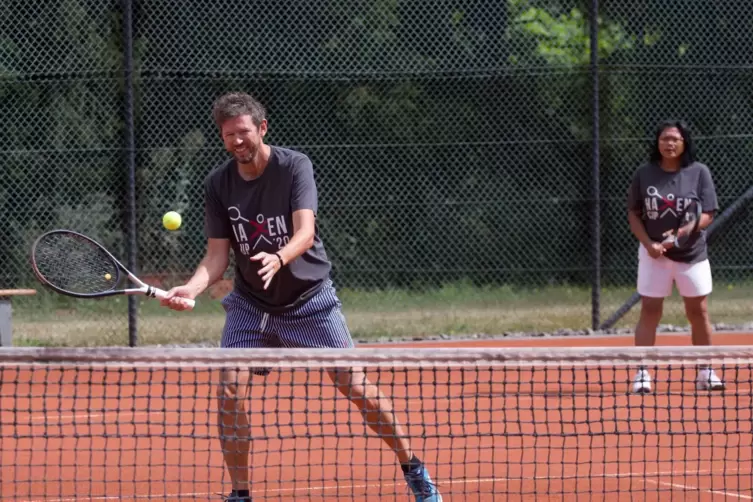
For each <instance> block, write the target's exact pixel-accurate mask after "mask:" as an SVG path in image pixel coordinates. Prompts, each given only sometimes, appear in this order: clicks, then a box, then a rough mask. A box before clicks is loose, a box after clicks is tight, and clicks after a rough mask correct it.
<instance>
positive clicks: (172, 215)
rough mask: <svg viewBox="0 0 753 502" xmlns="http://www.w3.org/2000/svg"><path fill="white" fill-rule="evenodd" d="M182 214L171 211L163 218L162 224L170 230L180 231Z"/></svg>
mask: <svg viewBox="0 0 753 502" xmlns="http://www.w3.org/2000/svg"><path fill="white" fill-rule="evenodd" d="M180 222H181V219H180V214H178V213H176V212H175V211H169V212H167V213H165V216H163V217H162V224H163V225H164V226H165V228H166V229H168V230H178V229H179V228H180Z"/></svg>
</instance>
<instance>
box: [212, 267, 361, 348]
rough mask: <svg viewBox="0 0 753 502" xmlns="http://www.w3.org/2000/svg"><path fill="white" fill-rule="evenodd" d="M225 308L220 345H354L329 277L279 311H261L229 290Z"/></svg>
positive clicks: (286, 346) (235, 346)
mask: <svg viewBox="0 0 753 502" xmlns="http://www.w3.org/2000/svg"><path fill="white" fill-rule="evenodd" d="M222 306H223V308H224V309H225V312H226V314H227V315H226V319H225V327H224V329H223V330H222V342H221V346H222V347H228V348H277V347H281V348H333V349H341V348H342V349H347V348H352V347H353V346H354V344H353V339H352V338H351V336H350V331H349V330H348V326H347V324H346V322H345V316H344V315H343V313H342V303H341V302H340V299H339V298H338V297H337V295H336V294H335V288H334V287H333V286H332V281H327V283H326V284H324V286H323V287H322V289H320V290H319V292H317V293H316V294H315V295H314V296H313V297H311V298H310V299H309V300H308V301H307V302H305V303H303V304H302V305H299V306H298V307H296V308H294V309H293V310H290V311H288V312H284V313H281V314H270V313H268V312H264V311H262V310H261V309H259V308H258V307H256V306H255V305H253V304H252V303H251V302H250V301H248V300H247V299H246V298H245V297H243V296H242V295H240V294H238V293H236V292H235V291H231V292H230V294H228V295H227V296H226V297H225V298H224V299H223V300H222Z"/></svg>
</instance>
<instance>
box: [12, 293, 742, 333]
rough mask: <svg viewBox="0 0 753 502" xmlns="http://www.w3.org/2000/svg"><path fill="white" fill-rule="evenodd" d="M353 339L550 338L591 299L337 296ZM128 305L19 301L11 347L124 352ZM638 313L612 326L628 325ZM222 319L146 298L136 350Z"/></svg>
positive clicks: (732, 313)
mask: <svg viewBox="0 0 753 502" xmlns="http://www.w3.org/2000/svg"><path fill="white" fill-rule="evenodd" d="M632 293H633V289H632V288H605V289H604V290H603V291H602V295H601V303H602V309H601V312H602V313H601V317H602V320H604V319H606V318H607V317H608V316H609V315H611V314H612V312H614V311H615V310H616V309H617V308H618V307H619V306H620V305H622V303H623V302H624V301H625V300H626V299H627V298H629V297H630V295H631V294H632ZM339 295H340V297H341V299H342V301H343V304H344V310H345V315H346V317H347V319H348V324H349V326H350V329H351V331H352V333H353V336H354V338H356V339H358V340H361V341H367V340H375V339H380V338H401V339H412V338H424V337H427V336H433V335H438V334H446V335H450V336H463V335H469V334H487V335H499V334H502V333H505V332H520V331H526V332H529V331H537V332H552V331H556V330H559V329H563V328H569V329H587V328H589V327H590V325H591V303H590V302H591V291H590V289H588V288H583V287H568V286H552V287H544V288H530V289H522V288H514V287H487V288H476V287H473V286H471V285H468V284H463V283H457V284H450V285H447V286H445V287H443V288H437V289H434V290H427V291H421V292H414V291H405V290H387V291H373V292H368V291H354V290H347V289H346V290H340V291H339ZM751 298H753V284H737V285H734V286H733V285H717V289H716V291H715V292H714V293H713V295H712V296H711V298H710V303H709V305H710V312H711V316H712V322H714V323H728V324H739V323H745V322H750V321H751V320H753V309H751V307H752V306H753V300H752V299H751ZM126 305H127V300H126V299H125V298H123V297H119V298H107V299H102V300H94V301H92V300H75V299H69V298H65V297H61V296H59V295H54V294H51V293H48V292H46V291H40V294H39V295H37V296H35V297H26V298H17V299H15V300H14V319H13V321H14V324H13V332H14V344H15V345H18V346H23V345H27V346H28V345H32V346H103V345H127V344H128V317H127V308H126ZM637 315H638V307H634V308H633V309H632V310H631V311H630V312H629V313H628V314H627V315H626V316H625V317H623V318H622V320H621V321H620V322H619V323H618V325H617V326H616V327H632V326H633V325H634V324H635V322H636V320H637ZM223 322H224V311H223V309H222V306H221V305H220V301H219V300H217V299H211V298H209V297H208V296H206V297H201V298H199V299H198V302H197V308H196V309H195V310H194V311H193V312H172V311H169V310H167V309H164V308H162V307H161V306H160V305H159V304H158V302H155V301H153V300H149V299H140V315H139V319H138V323H139V324H138V328H139V344H140V345H155V344H188V343H200V342H218V340H219V337H220V333H221V331H222V326H223ZM662 322H663V323H666V324H676V325H683V326H684V325H686V324H687V321H686V319H685V317H684V313H683V308H682V302H681V300H680V298H679V297H677V296H676V295H675V296H673V297H671V298H670V299H668V300H667V302H666V306H665V313H664V318H663V319H662Z"/></svg>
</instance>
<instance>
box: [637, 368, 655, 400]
mask: <svg viewBox="0 0 753 502" xmlns="http://www.w3.org/2000/svg"><path fill="white" fill-rule="evenodd" d="M633 392H634V393H638V394H645V393H647V392H651V375H649V374H648V371H647V370H638V373H636V374H635V378H634V379H633Z"/></svg>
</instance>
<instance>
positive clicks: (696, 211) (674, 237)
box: [664, 199, 703, 248]
mask: <svg viewBox="0 0 753 502" xmlns="http://www.w3.org/2000/svg"><path fill="white" fill-rule="evenodd" d="M702 214H703V208H702V207H701V202H700V201H699V200H698V199H690V202H689V203H688V204H686V205H685V207H684V208H683V210H682V211H680V212H679V214H678V215H677V226H676V227H675V228H674V229H673V230H672V232H671V233H670V234H669V235H668V236H667V238H666V239H664V244H672V246H673V247H676V248H684V247H685V246H687V244H688V243H689V242H690V240H691V239H692V238H693V235H694V234H695V233H696V232H697V231H698V226H699V225H700V223H701V215H702Z"/></svg>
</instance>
